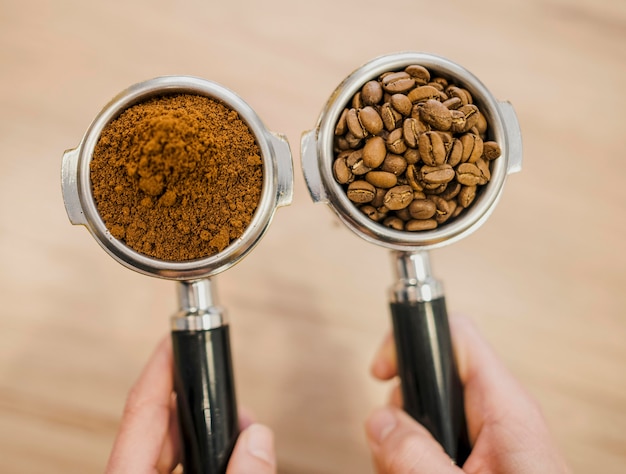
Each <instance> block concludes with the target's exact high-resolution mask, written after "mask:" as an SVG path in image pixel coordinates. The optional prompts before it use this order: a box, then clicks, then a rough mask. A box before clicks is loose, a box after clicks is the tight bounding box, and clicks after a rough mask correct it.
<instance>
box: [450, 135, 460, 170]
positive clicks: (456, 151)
mask: <svg viewBox="0 0 626 474" xmlns="http://www.w3.org/2000/svg"><path fill="white" fill-rule="evenodd" d="M462 157H463V142H461V140H459V139H458V138H455V139H453V141H452V146H451V147H450V151H449V152H448V160H447V163H448V164H449V165H450V166H452V167H453V168H454V167H455V166H456V165H458V164H459V163H460V162H461V159H462Z"/></svg>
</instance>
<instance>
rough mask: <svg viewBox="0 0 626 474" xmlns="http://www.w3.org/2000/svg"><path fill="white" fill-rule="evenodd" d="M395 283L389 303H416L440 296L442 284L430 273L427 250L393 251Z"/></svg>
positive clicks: (441, 294)
mask: <svg viewBox="0 0 626 474" xmlns="http://www.w3.org/2000/svg"><path fill="white" fill-rule="evenodd" d="M393 256H394V257H395V258H394V260H393V263H394V270H395V276H396V283H395V284H394V285H393V286H392V287H391V291H390V297H389V300H390V302H391V303H417V302H425V301H433V300H436V299H437V298H441V297H442V296H443V295H444V293H443V285H442V284H441V282H440V281H439V280H437V279H435V278H434V277H433V275H432V272H431V268H430V257H429V255H428V252H423V251H417V252H393Z"/></svg>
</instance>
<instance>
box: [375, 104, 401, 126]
mask: <svg viewBox="0 0 626 474" xmlns="http://www.w3.org/2000/svg"><path fill="white" fill-rule="evenodd" d="M380 116H381V118H382V120H383V125H384V126H385V129H387V130H388V131H390V132H391V131H392V130H395V129H396V127H398V125H399V124H401V123H402V114H400V112H398V111H397V110H395V109H394V108H393V107H392V106H391V104H390V103H389V102H385V103H384V104H383V105H382V107H381V108H380Z"/></svg>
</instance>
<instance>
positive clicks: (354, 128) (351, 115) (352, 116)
mask: <svg viewBox="0 0 626 474" xmlns="http://www.w3.org/2000/svg"><path fill="white" fill-rule="evenodd" d="M346 125H347V126H348V130H350V133H352V135H354V136H355V137H356V138H365V137H366V136H367V130H365V127H364V126H363V124H362V123H361V121H360V120H359V116H358V113H357V109H355V108H352V109H350V110H348V114H347V115H346Z"/></svg>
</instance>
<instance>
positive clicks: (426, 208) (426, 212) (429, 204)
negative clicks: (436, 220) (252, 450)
mask: <svg viewBox="0 0 626 474" xmlns="http://www.w3.org/2000/svg"><path fill="white" fill-rule="evenodd" d="M408 209H409V214H411V217H412V218H413V219H430V218H431V217H433V216H434V215H435V212H436V211H437V205H436V204H435V203H434V202H433V201H431V200H430V199H414V200H413V201H412V202H411V204H409V207H408Z"/></svg>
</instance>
